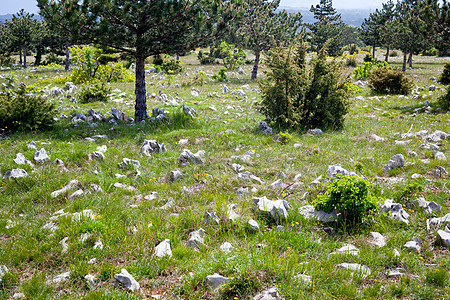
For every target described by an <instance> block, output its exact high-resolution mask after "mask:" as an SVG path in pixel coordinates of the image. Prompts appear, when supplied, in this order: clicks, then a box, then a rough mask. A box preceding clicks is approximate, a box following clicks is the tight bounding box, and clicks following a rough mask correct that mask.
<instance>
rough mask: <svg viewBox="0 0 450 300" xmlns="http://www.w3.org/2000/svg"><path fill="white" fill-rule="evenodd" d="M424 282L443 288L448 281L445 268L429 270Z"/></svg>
mask: <svg viewBox="0 0 450 300" xmlns="http://www.w3.org/2000/svg"><path fill="white" fill-rule="evenodd" d="M425 280H426V282H427V283H429V284H434V285H436V286H439V287H444V286H445V285H446V284H447V281H448V271H447V269H446V268H445V267H441V268H438V269H436V270H429V271H427V273H426V275H425Z"/></svg>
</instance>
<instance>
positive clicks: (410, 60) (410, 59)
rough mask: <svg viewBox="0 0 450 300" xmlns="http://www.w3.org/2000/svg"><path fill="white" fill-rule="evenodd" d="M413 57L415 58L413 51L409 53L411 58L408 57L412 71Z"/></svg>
mask: <svg viewBox="0 0 450 300" xmlns="http://www.w3.org/2000/svg"><path fill="white" fill-rule="evenodd" d="M412 57H413V53H412V51H411V52H409V57H408V63H409V68H410V69H412Z"/></svg>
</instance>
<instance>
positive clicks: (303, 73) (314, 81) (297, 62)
mask: <svg viewBox="0 0 450 300" xmlns="http://www.w3.org/2000/svg"><path fill="white" fill-rule="evenodd" d="M305 54H306V50H305V47H304V46H303V45H301V46H300V45H292V46H291V48H289V49H286V48H284V47H275V48H273V49H272V50H271V51H270V52H269V55H268V57H267V60H266V65H267V68H268V70H269V71H268V72H267V78H268V80H266V81H264V82H261V84H260V87H261V90H262V99H263V100H262V102H261V107H260V111H261V113H262V114H264V115H265V116H266V120H267V121H268V123H270V124H271V125H272V126H275V127H277V128H278V129H280V130H281V129H293V130H299V129H301V130H306V129H310V128H317V127H318V128H322V129H324V130H327V129H340V128H342V127H343V124H344V116H345V114H346V113H347V111H348V103H347V96H348V94H349V90H348V87H347V85H346V83H347V78H346V77H345V76H342V75H341V66H340V64H338V63H337V62H336V61H331V62H327V60H326V56H325V51H321V52H320V54H319V56H318V57H317V58H315V59H313V60H311V61H310V63H309V66H308V65H307V64H306V59H305Z"/></svg>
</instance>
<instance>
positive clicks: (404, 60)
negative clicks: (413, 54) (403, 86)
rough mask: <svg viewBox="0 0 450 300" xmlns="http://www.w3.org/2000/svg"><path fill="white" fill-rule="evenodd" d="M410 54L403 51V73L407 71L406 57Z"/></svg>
mask: <svg viewBox="0 0 450 300" xmlns="http://www.w3.org/2000/svg"><path fill="white" fill-rule="evenodd" d="M407 54H408V52H406V51H403V67H402V72H405V71H406V55H407Z"/></svg>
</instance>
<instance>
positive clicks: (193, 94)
mask: <svg viewBox="0 0 450 300" xmlns="http://www.w3.org/2000/svg"><path fill="white" fill-rule="evenodd" d="M191 96H192V97H195V98H196V97H198V96H199V94H198V92H197V91H191Z"/></svg>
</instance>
